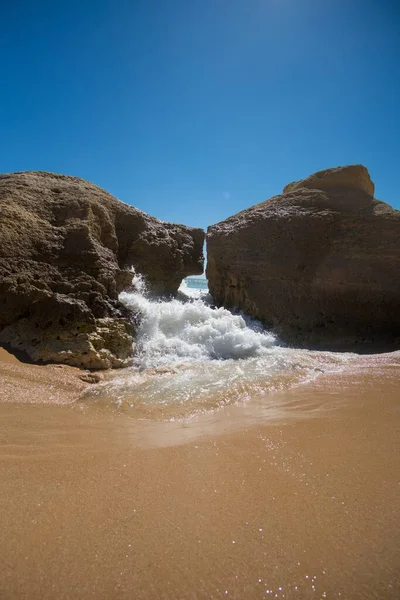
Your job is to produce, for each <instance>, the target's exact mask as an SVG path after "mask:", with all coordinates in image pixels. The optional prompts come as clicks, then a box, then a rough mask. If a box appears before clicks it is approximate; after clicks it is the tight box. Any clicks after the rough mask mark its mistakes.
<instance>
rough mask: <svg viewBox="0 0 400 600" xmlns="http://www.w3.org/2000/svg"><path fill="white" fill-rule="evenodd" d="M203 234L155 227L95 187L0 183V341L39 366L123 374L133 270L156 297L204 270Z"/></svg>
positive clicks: (22, 176)
mask: <svg viewBox="0 0 400 600" xmlns="http://www.w3.org/2000/svg"><path fill="white" fill-rule="evenodd" d="M203 241H204V232H203V231H202V230H201V229H193V228H189V227H185V226H183V225H173V224H170V223H164V222H161V221H159V220H157V219H154V218H152V217H150V216H148V215H146V214H145V213H142V212H141V211H139V210H137V209H135V208H133V207H131V206H128V205H126V204H123V203H122V202H120V201H119V200H117V199H116V198H114V197H113V196H111V195H110V194H108V193H107V192H105V191H104V190H102V189H101V188H99V187H97V186H95V185H93V184H91V183H89V182H87V181H84V180H83V179H79V178H77V177H69V176H65V175H56V174H54V173H45V172H24V173H11V174H7V175H1V176H0V343H2V344H8V345H10V346H11V347H12V348H14V349H18V350H23V351H25V352H26V353H27V354H28V355H29V356H30V357H31V359H32V360H34V361H38V362H49V361H51V362H63V363H67V364H70V365H76V366H83V367H86V368H94V369H102V368H109V367H122V366H126V365H127V364H129V363H130V361H131V356H132V351H133V346H132V344H133V325H132V320H131V315H129V314H128V311H127V309H126V308H125V307H124V306H122V305H121V304H120V303H119V301H118V294H119V293H120V292H121V291H122V290H123V289H126V288H127V287H129V285H130V283H131V281H132V271H131V268H132V267H133V268H134V270H135V271H136V272H139V273H142V274H144V275H145V277H146V279H147V281H148V283H149V285H150V287H151V288H152V289H153V290H154V291H155V292H157V293H160V294H173V293H175V292H176V291H177V289H178V287H179V284H180V282H181V280H182V279H183V278H184V277H186V276H187V275H198V274H201V273H202V272H203V252H202V249H203Z"/></svg>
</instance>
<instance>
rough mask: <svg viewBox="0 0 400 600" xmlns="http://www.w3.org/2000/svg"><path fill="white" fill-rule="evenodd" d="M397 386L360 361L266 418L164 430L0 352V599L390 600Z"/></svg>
mask: <svg viewBox="0 0 400 600" xmlns="http://www.w3.org/2000/svg"><path fill="white" fill-rule="evenodd" d="M36 373H37V374H36ZM60 374H62V376H60ZM399 375H400V359H399V354H398V353H395V354H392V355H390V354H387V355H380V356H375V357H362V358H360V361H359V364H358V368H357V369H355V370H353V371H352V372H351V373H346V374H345V375H341V376H339V375H335V376H332V375H329V376H328V375H326V376H321V377H320V378H319V379H317V380H316V381H315V382H313V383H309V384H306V385H303V386H299V387H297V388H295V389H293V390H289V391H285V392H281V393H280V392H277V393H276V404H277V405H279V404H280V403H281V404H284V405H285V406H287V407H288V406H290V411H287V416H285V413H282V417H281V418H280V419H276V418H275V419H273V420H270V421H269V420H268V417H267V416H265V417H264V418H262V416H260V415H261V414H262V413H260V407H259V406H257V402H255V403H254V406H252V405H251V403H247V405H246V406H245V405H243V406H236V407H235V406H233V407H228V408H227V409H224V410H220V411H217V412H215V413H213V414H208V415H203V416H199V417H192V418H191V419H186V420H177V421H175V422H166V423H163V422H152V421H138V420H135V419H131V418H127V417H126V416H125V415H121V414H119V413H118V412H116V411H111V410H109V411H96V410H93V409H91V408H88V407H86V406H85V405H84V404H82V403H79V402H78V403H75V402H74V399H76V398H77V397H78V396H79V394H80V393H81V392H82V390H83V389H84V388H85V384H84V383H83V382H82V381H81V380H79V378H78V377H77V374H76V372H75V370H73V369H68V368H55V367H54V366H53V367H38V366H31V365H21V364H18V361H17V360H16V359H15V358H12V357H9V356H7V354H6V353H5V352H4V351H3V352H2V356H1V367H0V377H1V378H2V380H1V391H2V400H3V402H2V403H1V405H0V419H1V446H0V472H1V475H0V476H1V482H2V484H1V489H0V540H1V544H0V597H1V598H4V599H7V600H8V599H14V598H32V599H36V598H46V599H47V598H48V599H53V598H54V599H55V598H65V599H66V598H104V599H106V598H145V599H150V598H165V599H172V598H182V599H183V598H184V599H186V598H188V599H189V598H192V599H200V598H226V597H227V598H266V597H270V598H351V599H358V598H360V599H361V598H365V599H367V598H368V599H370V598H387V599H389V598H393V599H394V598H398V597H399V594H400V575H399V574H400V525H399V519H398V512H399V490H400V487H399V483H400V479H399V465H398V451H399V435H398V434H399V420H400V414H399V391H398V387H399V381H400V378H399ZM17 382H18V386H19V389H20V392H21V401H20V402H10V401H8V400H15V399H16V397H15V393H14V396H13V395H12V393H11V392H12V390H14V391H15V389H16V386H17ZM50 383H51V385H52V386H53V388H52V389H51V390H50V392H49V384H50ZM13 386H14V387H13ZM46 389H47V392H46ZM29 390H30V391H29ZM55 390H56V391H55ZM29 393H30V395H31V399H32V398H36V401H32V402H29ZM39 396H40V401H38V400H37V399H38V397H39ZM327 397H328V401H327ZM60 398H63V399H64V400H63V401H61V400H60ZM63 403H65V405H63Z"/></svg>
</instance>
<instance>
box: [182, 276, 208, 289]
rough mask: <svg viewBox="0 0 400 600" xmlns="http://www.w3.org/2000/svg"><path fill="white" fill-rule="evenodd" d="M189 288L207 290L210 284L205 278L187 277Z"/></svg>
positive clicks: (186, 281)
mask: <svg viewBox="0 0 400 600" xmlns="http://www.w3.org/2000/svg"><path fill="white" fill-rule="evenodd" d="M184 281H185V283H186V285H187V287H188V288H190V289H192V290H207V289H208V282H207V279H205V278H204V277H186V279H185V280H184Z"/></svg>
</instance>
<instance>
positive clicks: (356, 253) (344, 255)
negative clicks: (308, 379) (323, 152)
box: [207, 165, 400, 348]
mask: <svg viewBox="0 0 400 600" xmlns="http://www.w3.org/2000/svg"><path fill="white" fill-rule="evenodd" d="M373 193H374V184H373V183H372V181H371V179H370V176H369V173H368V171H367V169H366V168H365V167H363V166H361V165H352V166H347V167H338V168H335V169H327V170H326V171H320V172H318V173H315V174H314V175H311V176H310V177H307V178H306V179H304V180H302V181H298V182H295V183H291V184H289V185H287V186H286V187H285V188H284V190H283V193H282V194H281V195H279V196H275V197H273V198H271V199H270V200H267V201H265V202H261V203H260V204H257V205H255V206H252V207H251V208H249V209H247V210H244V211H242V212H240V213H238V214H236V215H234V216H232V217H230V218H228V219H226V220H225V221H222V222H221V223H218V224H217V225H213V226H211V227H209V229H208V234H207V256H208V265H207V278H208V284H209V289H210V293H211V295H212V296H213V298H214V301H215V303H216V304H217V305H218V306H225V307H227V308H230V309H236V310H241V311H244V312H245V313H247V314H248V315H250V316H252V317H255V318H257V319H259V320H261V321H262V322H263V323H264V324H265V325H266V326H267V327H269V328H272V329H273V330H274V331H275V332H276V333H277V334H278V336H279V337H280V338H281V339H282V340H283V341H285V342H288V343H294V344H299V345H309V346H314V347H332V346H335V347H337V348H339V347H349V346H352V345H354V344H365V345H370V344H378V343H379V344H387V343H390V344H392V343H394V344H399V345H400V211H397V210H395V209H393V208H392V207H391V206H389V205H388V204H385V203H384V202H381V201H379V200H376V199H375V198H374V197H373Z"/></svg>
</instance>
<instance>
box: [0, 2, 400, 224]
mask: <svg viewBox="0 0 400 600" xmlns="http://www.w3.org/2000/svg"><path fill="white" fill-rule="evenodd" d="M0 60H1V70H0V78H1V79H0V81H1V84H0V165H1V167H0V170H1V171H2V172H10V171H21V170H46V171H56V172H59V173H66V174H71V175H78V176H80V177H83V178H85V179H89V180H90V181H92V182H94V183H96V184H98V185H100V186H101V187H104V188H106V189H107V190H108V191H110V192H111V193H113V194H114V195H116V196H117V197H119V198H120V199H121V200H124V201H125V202H128V203H130V204H133V205H135V206H137V207H138V208H140V209H142V210H145V211H146V212H148V213H150V214H152V215H154V216H157V217H159V218H161V219H165V220H172V221H177V222H182V223H185V224H187V225H195V226H200V227H206V226H207V225H209V224H211V223H215V222H217V221H219V220H221V219H223V218H225V217H227V216H229V215H231V214H233V213H235V212H237V211H238V210H241V209H243V208H245V207H247V206H250V205H252V204H255V203H257V202H260V201H262V200H263V199H266V198H268V197H269V196H271V195H274V194H276V193H279V192H280V191H281V189H282V187H283V185H285V184H286V183H288V182H289V181H293V180H295V179H299V178H302V177H305V176H307V175H308V174H310V173H312V172H314V171H316V170H319V169H323V168H327V167H332V166H337V165H340V164H349V163H363V164H365V165H366V166H367V167H368V168H369V170H370V173H371V176H372V178H373V180H374V181H375V184H376V196H377V197H378V198H381V199H382V200H386V201H387V202H390V203H391V204H393V205H395V206H397V207H398V208H400V196H399V191H398V190H399V166H400V1H399V0H136V1H135V0H129V1H128V0H68V1H62V0H0Z"/></svg>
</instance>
